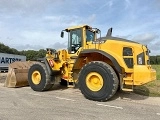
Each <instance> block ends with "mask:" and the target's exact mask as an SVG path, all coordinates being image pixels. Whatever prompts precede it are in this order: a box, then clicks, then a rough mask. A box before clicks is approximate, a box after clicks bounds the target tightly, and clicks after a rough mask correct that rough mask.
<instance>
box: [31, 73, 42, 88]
mask: <svg viewBox="0 0 160 120" xmlns="http://www.w3.org/2000/svg"><path fill="white" fill-rule="evenodd" d="M40 81H41V74H40V72H39V71H34V72H33V73H32V82H33V83H34V84H36V85H38V84H39V83H40Z"/></svg>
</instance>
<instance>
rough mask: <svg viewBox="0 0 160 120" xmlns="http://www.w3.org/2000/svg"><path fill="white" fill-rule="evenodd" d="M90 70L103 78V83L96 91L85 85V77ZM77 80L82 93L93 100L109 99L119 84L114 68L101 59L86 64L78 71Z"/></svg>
mask: <svg viewBox="0 0 160 120" xmlns="http://www.w3.org/2000/svg"><path fill="white" fill-rule="evenodd" d="M92 72H96V73H97V74H99V75H100V76H101V77H102V79H103V85H102V87H101V89H100V90H98V91H93V90H91V89H90V88H89V87H87V83H86V77H87V75H88V74H90V73H92ZM78 81H79V83H78V84H79V88H80V90H81V92H82V94H83V95H84V96H85V97H86V98H87V99H90V100H95V101H106V100H108V99H110V98H111V97H112V96H113V95H114V94H115V93H116V91H117V89H118V84H119V80H118V77H117V75H116V73H115V71H114V69H113V68H112V67H111V66H110V65H108V64H107V63H105V62H101V61H93V62H89V63H88V64H86V65H85V66H84V67H83V68H82V69H81V71H80V73H79V77H78Z"/></svg>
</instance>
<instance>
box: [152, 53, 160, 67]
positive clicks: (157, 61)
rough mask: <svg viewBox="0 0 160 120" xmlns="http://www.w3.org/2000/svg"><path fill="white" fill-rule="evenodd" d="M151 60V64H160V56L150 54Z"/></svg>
mask: <svg viewBox="0 0 160 120" xmlns="http://www.w3.org/2000/svg"><path fill="white" fill-rule="evenodd" d="M150 62H151V64H152V65H153V64H155V65H160V56H159V55H157V56H150Z"/></svg>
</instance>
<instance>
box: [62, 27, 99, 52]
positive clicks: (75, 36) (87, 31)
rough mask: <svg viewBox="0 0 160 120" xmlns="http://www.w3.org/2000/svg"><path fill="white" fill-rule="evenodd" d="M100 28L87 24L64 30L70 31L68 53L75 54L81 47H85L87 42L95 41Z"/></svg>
mask: <svg viewBox="0 0 160 120" xmlns="http://www.w3.org/2000/svg"><path fill="white" fill-rule="evenodd" d="M98 30H99V29H97V28H96V29H93V28H91V27H89V26H87V25H83V26H77V27H72V28H68V29H65V30H63V31H66V32H68V53H69V54H75V53H77V51H78V50H79V49H80V48H81V47H84V46H85V44H87V43H88V42H93V41H95V40H96V33H98V32H97V31H98ZM63 31H62V32H61V37H63V36H64V32H63ZM83 39H84V40H83ZM83 41H85V43H84V42H83Z"/></svg>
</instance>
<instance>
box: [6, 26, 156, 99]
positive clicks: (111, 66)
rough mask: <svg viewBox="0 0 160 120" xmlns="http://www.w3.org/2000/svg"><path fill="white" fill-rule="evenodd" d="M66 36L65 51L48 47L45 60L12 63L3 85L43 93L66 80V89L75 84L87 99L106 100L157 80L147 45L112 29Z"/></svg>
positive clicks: (82, 29) (78, 29) (74, 30)
mask: <svg viewBox="0 0 160 120" xmlns="http://www.w3.org/2000/svg"><path fill="white" fill-rule="evenodd" d="M64 33H65V34H64ZM66 34H68V49H67V50H65V49H63V50H58V51H57V50H55V49H51V48H47V54H46V57H45V58H39V59H38V60H37V61H29V62H15V63H13V64H14V65H13V64H11V66H10V70H9V75H8V77H7V79H6V83H5V86H7V87H20V86H25V85H27V84H29V86H30V87H31V88H32V89H33V90H34V91H46V90H49V89H51V88H52V87H53V85H54V84H55V83H56V82H62V81H66V83H67V86H68V87H74V86H75V85H77V86H78V87H79V89H80V91H81V93H82V94H83V95H84V96H85V97H86V98H87V99H90V100H95V101H106V100H108V99H110V98H111V97H112V96H113V95H114V94H115V93H116V92H117V89H121V90H124V91H133V88H134V86H137V85H143V84H145V83H148V82H150V81H153V80H156V71H155V70H154V69H152V67H151V65H150V60H149V52H150V51H149V49H148V48H147V46H145V45H142V44H140V43H137V42H134V41H130V40H126V39H123V38H117V37H113V36H112V28H110V29H109V30H108V32H107V34H106V36H104V37H101V31H100V30H99V29H98V28H92V27H90V26H88V25H81V26H75V27H70V28H67V29H64V30H62V32H61V37H62V38H63V37H64V35H66ZM22 79H23V80H22ZM27 81H28V82H27ZM24 82H25V84H23V83H24Z"/></svg>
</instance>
